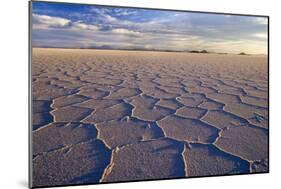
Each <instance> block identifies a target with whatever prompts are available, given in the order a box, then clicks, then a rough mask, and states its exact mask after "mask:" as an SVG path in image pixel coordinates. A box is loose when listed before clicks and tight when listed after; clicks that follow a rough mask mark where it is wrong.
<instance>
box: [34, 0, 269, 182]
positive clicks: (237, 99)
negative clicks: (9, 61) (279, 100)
mask: <svg viewBox="0 0 281 189" xmlns="http://www.w3.org/2000/svg"><path fill="white" fill-rule="evenodd" d="M268 24H269V17H268V16H258V15H240V14H227V13H210V12H196V11H177V10H162V9H150V8H133V7H119V6H103V5H89V4H73V3H57V2H43V1H31V2H30V65H29V66H30V83H29V84H30V129H29V135H30V150H29V151H30V187H52V186H67V185H84V184H98V183H113V182H128V181H147V180H160V179H175V178H192V177H203V176H204V177H205V176H222V175H237V174H251V173H268V172H269V104H268V103H269V100H268V99H269V95H268V94H269V75H268V69H269V66H268V65H269V62H268V60H269V59H268V56H269V54H268V48H269V44H268V43H269V41H268V28H269V25H268Z"/></svg>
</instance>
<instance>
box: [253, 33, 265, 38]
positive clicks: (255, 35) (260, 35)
mask: <svg viewBox="0 0 281 189" xmlns="http://www.w3.org/2000/svg"><path fill="white" fill-rule="evenodd" d="M253 36H254V37H257V38H262V39H267V34H266V33H255V34H254V35H253Z"/></svg>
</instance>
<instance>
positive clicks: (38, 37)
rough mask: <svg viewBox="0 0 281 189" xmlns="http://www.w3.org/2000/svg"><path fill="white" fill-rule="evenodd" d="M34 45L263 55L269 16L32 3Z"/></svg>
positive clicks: (265, 46)
mask: <svg viewBox="0 0 281 189" xmlns="http://www.w3.org/2000/svg"><path fill="white" fill-rule="evenodd" d="M32 45H33V46H34V47H61V48H63V47H64V48H113V49H148V50H153V49H157V50H172V51H173V50H174V51H191V50H207V51H209V52H220V53H240V52H245V53H249V54H267V18H266V17H253V16H237V15H222V14H207V13H195V12H179V11H164V10H151V9H136V8H121V7H108V6H94V5H81V4H64V3H48V2H32Z"/></svg>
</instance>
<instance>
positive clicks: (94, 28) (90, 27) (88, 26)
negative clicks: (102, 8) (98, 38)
mask: <svg viewBox="0 0 281 189" xmlns="http://www.w3.org/2000/svg"><path fill="white" fill-rule="evenodd" d="M72 25H73V28H74V29H80V30H92V31H97V30H98V29H99V28H98V27H97V26H95V25H92V24H85V23H82V22H81V21H78V22H74V23H73V24H72Z"/></svg>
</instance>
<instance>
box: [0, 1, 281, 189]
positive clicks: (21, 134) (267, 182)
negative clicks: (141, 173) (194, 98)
mask: <svg viewBox="0 0 281 189" xmlns="http://www.w3.org/2000/svg"><path fill="white" fill-rule="evenodd" d="M58 1H59V0H58ZM67 1H69V2H85V3H95V4H107V5H123V6H135V7H150V8H166V9H182V10H196V11H212V12H229V13H244V14H245V13H246V14H260V15H269V16H270V42H271V43H270V174H259V175H249V176H247V175H246V176H228V177H211V178H196V179H181V180H166V181H151V182H136V183H124V184H106V185H94V186H80V187H76V188H89V187H91V188H97V189H101V188H105V189H107V188H116V189H121V188H122V189H123V188H126V187H127V188H132V187H133V188H135V189H138V188H152V187H154V188H160V187H161V188H163V189H165V188H183V187H188V188H196V189H200V188H208V189H211V188H216V189H219V188H228V189H232V188H235V189H237V188H255V189H258V188H263V189H264V188H271V185H277V186H278V178H279V180H280V179H281V176H280V175H281V167H280V161H281V160H280V158H281V156H280V154H281V153H280V152H281V143H280V140H281V136H279V135H281V129H280V128H281V125H280V123H281V121H280V116H281V103H280V100H281V97H280V84H279V82H280V81H281V78H280V75H281V67H280V64H281V61H280V60H281V58H280V53H281V52H280V44H279V43H281V40H280V36H281V31H280V26H281V24H280V23H281V22H280V19H281V15H280V12H281V11H280V5H278V3H279V1H277V0H259V1H258V0H182V1H181V0H67ZM0 14H1V16H0V19H1V22H0V26H1V28H0V39H1V40H0V48H1V50H0V66H1V68H0V87H1V88H0V90H1V91H0V95H1V96H0V101H1V103H0V119H1V121H0V188H3V189H6V188H13V189H17V188H27V187H28V185H27V182H28V181H27V180H28V137H27V136H28V1H27V0H6V1H1V11H0ZM257 142H259V141H257ZM278 174H279V176H278ZM68 188H69V189H70V188H74V187H68Z"/></svg>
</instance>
